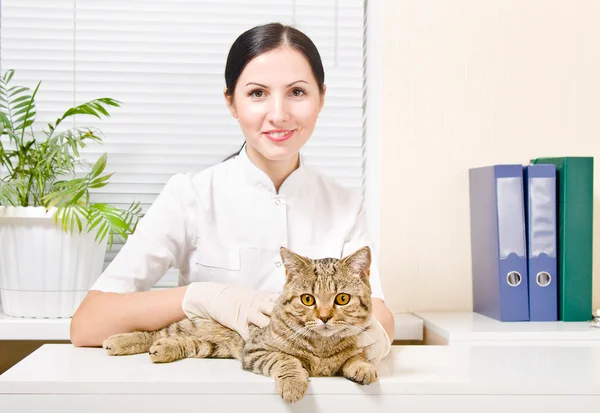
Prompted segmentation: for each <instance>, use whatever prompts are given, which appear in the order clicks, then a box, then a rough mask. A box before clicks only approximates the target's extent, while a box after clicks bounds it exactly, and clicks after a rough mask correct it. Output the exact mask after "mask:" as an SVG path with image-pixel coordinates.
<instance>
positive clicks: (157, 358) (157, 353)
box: [148, 338, 182, 363]
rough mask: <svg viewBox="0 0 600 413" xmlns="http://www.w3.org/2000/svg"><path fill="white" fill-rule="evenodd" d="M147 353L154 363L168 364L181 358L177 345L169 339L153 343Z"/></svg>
mask: <svg viewBox="0 0 600 413" xmlns="http://www.w3.org/2000/svg"><path fill="white" fill-rule="evenodd" d="M148 352H149V353H150V359H151V360H152V361H153V362H155V363H170V362H172V361H176V360H179V359H181V358H182V354H181V349H180V346H179V344H178V343H177V342H176V341H174V340H172V339H170V338H161V339H160V340H157V341H155V342H154V344H153V345H152V347H150V350H149V351H148Z"/></svg>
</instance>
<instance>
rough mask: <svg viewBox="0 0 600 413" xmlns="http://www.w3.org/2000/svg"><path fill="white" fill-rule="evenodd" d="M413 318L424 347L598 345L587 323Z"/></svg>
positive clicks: (442, 315)
mask: <svg viewBox="0 0 600 413" xmlns="http://www.w3.org/2000/svg"><path fill="white" fill-rule="evenodd" d="M414 315H415V316H416V317H419V318H421V319H422V320H423V323H424V330H425V333H424V334H425V344H444V345H455V344H473V343H477V344H481V345H483V344H491V345H498V344H500V343H502V344H505V345H514V344H519V345H523V344H532V345H533V344H540V343H544V342H548V341H597V342H600V328H594V327H591V326H590V323H587V322H561V321H559V322H500V321H498V320H494V319H492V318H489V317H486V316H483V315H481V314H477V313H472V312H432V313H414ZM598 411H600V406H599V410H598Z"/></svg>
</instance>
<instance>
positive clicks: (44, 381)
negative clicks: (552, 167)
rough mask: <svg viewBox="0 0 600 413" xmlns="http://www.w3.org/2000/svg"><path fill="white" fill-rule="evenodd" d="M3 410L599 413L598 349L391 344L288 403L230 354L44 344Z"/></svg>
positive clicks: (12, 384)
mask: <svg viewBox="0 0 600 413" xmlns="http://www.w3.org/2000/svg"><path fill="white" fill-rule="evenodd" d="M0 406H2V411H3V412H7V413H8V412H10V413H22V412H28V413H29V412H36V411H38V412H42V411H43V412H44V413H70V412H78V413H79V412H86V413H105V412H112V413H117V412H128V413H129V412H131V411H144V412H161V413H164V412H165V411H169V412H171V411H176V412H194V413H197V412H219V413H225V412H236V413H239V412H274V411H286V412H287V411H297V412H333V411H338V412H345V413H346V412H361V413H365V412H372V411H375V412H394V413H397V412H410V411H415V412H419V413H427V412H440V411H447V412H460V413H471V412H472V413H481V412H482V411H485V412H486V413H494V412H498V413H500V412H502V413H506V412H508V411H510V412H542V411H543V412H544V413H553V412H560V413H564V412H565V411H571V412H577V413H584V412H597V411H598V406H600V345H599V344H598V343H590V342H572V343H568V344H567V343H564V342H563V343H547V344H545V345H540V346H510V347H504V346H502V347H494V346H394V347H393V350H392V353H391V355H390V356H388V357H387V358H386V359H384V361H383V362H382V364H381V366H380V374H379V382H378V383H375V384H373V385H369V386H361V385H358V384H355V383H352V382H350V381H348V380H346V379H344V378H341V377H333V378H310V381H309V387H308V391H307V394H306V396H305V397H304V399H303V400H301V401H300V402H299V403H297V404H294V405H289V404H286V403H285V402H284V401H283V400H281V398H280V397H279V395H278V394H277V393H276V390H275V384H274V381H273V380H272V379H271V378H268V377H263V376H259V375H256V374H253V373H249V372H246V371H243V370H242V369H241V367H240V364H239V363H238V362H237V361H236V360H214V359H185V360H181V361H178V362H175V363H171V364H152V362H151V361H150V359H149V357H148V356H147V355H146V354H142V355H135V356H126V357H111V356H108V355H106V354H105V352H104V350H102V349H85V348H75V347H73V346H72V345H70V344H49V345H44V346H42V347H41V348H40V349H38V350H37V351H35V352H34V353H32V354H31V355H30V356H29V357H27V358H26V359H24V360H23V361H21V362H20V363H19V364H17V365H16V366H14V367H12V368H11V369H10V370H8V371H7V372H6V373H4V374H3V375H2V376H0Z"/></svg>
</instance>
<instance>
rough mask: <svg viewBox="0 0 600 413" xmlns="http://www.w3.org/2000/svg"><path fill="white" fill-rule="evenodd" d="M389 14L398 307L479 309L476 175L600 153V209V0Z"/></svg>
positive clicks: (404, 0)
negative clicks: (473, 206) (473, 200)
mask: <svg viewBox="0 0 600 413" xmlns="http://www.w3.org/2000/svg"><path fill="white" fill-rule="evenodd" d="M383 16H384V17H383V18H384V34H383V143H382V158H383V159H382V183H381V192H382V195H381V196H382V199H381V205H382V209H381V212H382V215H381V240H380V241H381V271H382V277H383V283H384V288H385V291H386V296H387V302H388V305H389V306H390V307H391V309H392V310H393V311H455V310H457V311H462V310H467V311H470V310H471V309H472V306H471V302H472V301H471V298H472V294H471V267H470V265H471V264H470V233H469V205H468V202H469V200H468V177H467V171H468V169H469V168H471V167H475V166H480V165H485V164H492V163H527V162H528V161H529V159H530V158H533V157H539V156H563V155H585V156H594V157H596V159H595V160H596V168H595V191H594V192H595V196H594V199H595V204H596V206H597V205H598V203H599V202H600V201H599V199H600V198H599V195H598V194H599V192H598V189H599V188H600V1H595V0H588V1H559V0H537V1H522V0H502V1H500V0H498V1H492V0H474V1H457V0H454V1H445V0H439V1H413V0H385V1H384V10H383ZM596 211H598V209H596ZM598 221H599V220H598V219H596V220H595V225H594V237H595V240H594V241H595V247H594V260H595V264H594V281H595V285H594V308H600V274H599V268H600V266H598V263H599V262H600V238H598V235H599V228H600V227H599V225H598Z"/></svg>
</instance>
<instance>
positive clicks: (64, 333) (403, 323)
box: [0, 307, 423, 340]
mask: <svg viewBox="0 0 600 413" xmlns="http://www.w3.org/2000/svg"><path fill="white" fill-rule="evenodd" d="M70 323H71V319H70V318H62V319H35V318H16V317H9V316H7V315H6V314H4V313H3V312H2V307H0V340H70V338H69V325H70ZM394 324H395V327H396V328H395V335H394V340H422V339H423V320H421V319H420V318H418V317H415V316H414V315H412V314H407V313H398V314H394Z"/></svg>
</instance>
